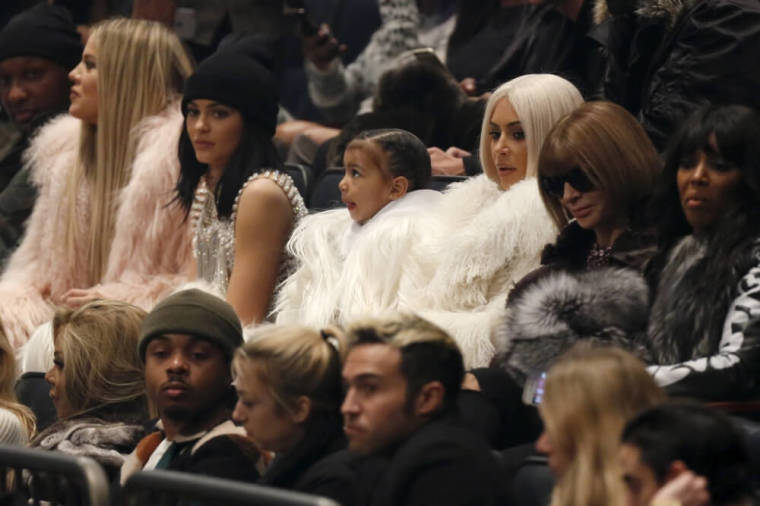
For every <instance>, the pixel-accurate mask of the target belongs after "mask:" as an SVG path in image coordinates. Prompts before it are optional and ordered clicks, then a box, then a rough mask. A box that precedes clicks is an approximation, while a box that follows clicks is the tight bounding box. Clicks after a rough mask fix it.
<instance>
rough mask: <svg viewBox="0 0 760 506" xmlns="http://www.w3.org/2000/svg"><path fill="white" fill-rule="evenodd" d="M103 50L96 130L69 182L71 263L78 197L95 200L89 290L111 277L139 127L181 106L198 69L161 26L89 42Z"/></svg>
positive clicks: (102, 32)
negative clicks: (122, 195)
mask: <svg viewBox="0 0 760 506" xmlns="http://www.w3.org/2000/svg"><path fill="white" fill-rule="evenodd" d="M90 37H91V39H92V41H93V43H94V44H95V47H96V48H97V58H96V68H97V70H98V77H97V89H98V118H97V124H96V125H92V124H88V123H86V122H84V121H83V122H82V135H81V138H80V144H79V157H78V160H77V163H76V165H75V166H74V167H73V170H72V172H71V174H70V176H69V177H68V179H67V183H66V184H67V187H66V195H67V199H68V202H65V203H63V206H64V207H63V209H65V212H67V213H68V220H67V225H66V227H65V230H63V233H64V244H65V246H66V251H67V254H68V255H69V260H70V261H73V258H74V255H76V254H77V253H76V252H77V245H76V242H77V223H78V221H79V220H81V217H80V216H78V209H77V195H79V191H80V188H82V187H83V186H84V187H85V188H86V189H87V191H88V192H89V194H90V198H89V200H88V202H89V206H90V209H89V216H88V220H89V226H88V230H87V236H86V237H87V240H86V244H85V245H83V246H82V245H80V246H79V247H80V249H81V250H83V252H85V253H86V255H87V256H86V261H85V265H86V266H87V270H88V279H89V282H90V284H95V283H97V282H98V281H100V279H101V278H102V276H103V274H104V273H105V269H106V263H107V261H108V254H109V252H110V249H111V242H112V240H113V228H114V219H115V214H116V209H117V206H116V201H117V198H118V194H119V191H120V190H121V189H122V188H123V187H124V186H126V184H127V182H129V178H130V177H131V169H132V162H133V160H134V157H135V154H136V150H137V145H136V144H137V135H136V134H135V127H136V126H137V125H138V124H139V123H140V121H141V120H143V119H144V118H146V117H148V116H152V115H155V114H158V113H159V112H161V111H162V110H163V109H165V108H166V107H167V106H168V105H169V103H170V102H172V101H175V100H178V99H179V98H180V96H181V93H182V86H183V84H184V80H185V78H186V77H187V76H189V75H190V73H191V72H192V64H191V62H190V59H189V58H188V56H187V54H186V53H185V50H184V48H183V47H182V44H181V43H180V41H179V39H178V38H177V36H176V35H174V33H173V32H172V31H170V30H169V29H168V28H166V27H164V26H163V25H161V24H160V23H156V22H152V21H143V20H136V19H113V20H108V21H105V22H102V23H100V24H98V25H97V26H96V27H95V29H94V30H93V32H92V35H91V36H90Z"/></svg>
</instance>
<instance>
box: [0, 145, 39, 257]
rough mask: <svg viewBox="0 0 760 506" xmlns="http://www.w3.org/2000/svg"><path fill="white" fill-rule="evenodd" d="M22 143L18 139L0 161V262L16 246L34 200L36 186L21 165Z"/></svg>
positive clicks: (23, 147) (24, 228) (24, 147)
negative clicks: (13, 147)
mask: <svg viewBox="0 0 760 506" xmlns="http://www.w3.org/2000/svg"><path fill="white" fill-rule="evenodd" d="M26 147H27V143H26V142H24V143H22V145H21V146H19V147H18V148H16V150H15V151H13V152H12V153H10V154H9V155H8V157H7V158H5V159H4V160H2V161H0V174H1V175H2V182H1V183H0V184H2V190H0V265H2V264H4V263H5V261H6V260H7V259H8V258H9V257H10V255H11V253H13V252H14V251H15V250H16V247H17V246H18V244H19V241H20V240H21V236H23V235H24V230H26V219H27V218H29V215H30V214H31V213H32V208H34V203H35V201H36V200H37V188H36V187H35V186H34V185H33V184H32V182H31V180H30V177H29V170H28V169H24V168H22V161H21V152H22V151H23V150H24V149H26Z"/></svg>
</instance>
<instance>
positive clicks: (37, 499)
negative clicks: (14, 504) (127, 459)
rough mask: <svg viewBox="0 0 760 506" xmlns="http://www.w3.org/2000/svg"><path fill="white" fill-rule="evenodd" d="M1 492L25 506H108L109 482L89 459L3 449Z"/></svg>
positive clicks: (57, 453)
mask: <svg viewBox="0 0 760 506" xmlns="http://www.w3.org/2000/svg"><path fill="white" fill-rule="evenodd" d="M0 491H1V492H2V494H3V495H4V497H5V498H9V497H13V498H14V499H16V498H18V499H22V500H23V502H24V503H25V504H32V505H39V504H52V505H66V506H68V505H72V506H73V505H82V506H107V505H108V504H109V490H108V480H107V478H106V474H105V472H104V471H103V468H102V467H100V465H99V464H98V463H97V462H95V461H94V460H92V459H90V458H87V457H74V456H71V455H66V454H63V453H60V452H52V451H46V450H39V449H30V448H22V447H17V446H4V445H0Z"/></svg>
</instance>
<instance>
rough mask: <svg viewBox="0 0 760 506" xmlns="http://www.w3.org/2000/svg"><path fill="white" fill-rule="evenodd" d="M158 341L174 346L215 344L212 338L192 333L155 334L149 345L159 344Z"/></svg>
mask: <svg viewBox="0 0 760 506" xmlns="http://www.w3.org/2000/svg"><path fill="white" fill-rule="evenodd" d="M158 343H163V344H169V345H172V346H180V347H181V346H191V345H195V344H198V343H206V344H209V345H212V346H213V345H214V343H213V342H211V341H210V340H208V339H206V338H204V337H201V336H194V335H192V334H160V335H158V336H155V337H154V338H153V339H151V341H150V343H148V346H150V345H154V346H156V345H158Z"/></svg>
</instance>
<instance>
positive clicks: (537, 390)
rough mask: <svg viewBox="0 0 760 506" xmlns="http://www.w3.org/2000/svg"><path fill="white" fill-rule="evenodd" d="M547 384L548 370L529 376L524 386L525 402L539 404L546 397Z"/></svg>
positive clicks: (523, 398) (523, 397)
mask: <svg viewBox="0 0 760 506" xmlns="http://www.w3.org/2000/svg"><path fill="white" fill-rule="evenodd" d="M545 385H546V371H541V372H537V373H535V374H531V375H529V376H528V379H527V380H525V387H524V388H523V395H522V400H523V402H524V403H525V404H532V405H534V406H538V405H540V404H541V401H543V399H544V389H545Z"/></svg>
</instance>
